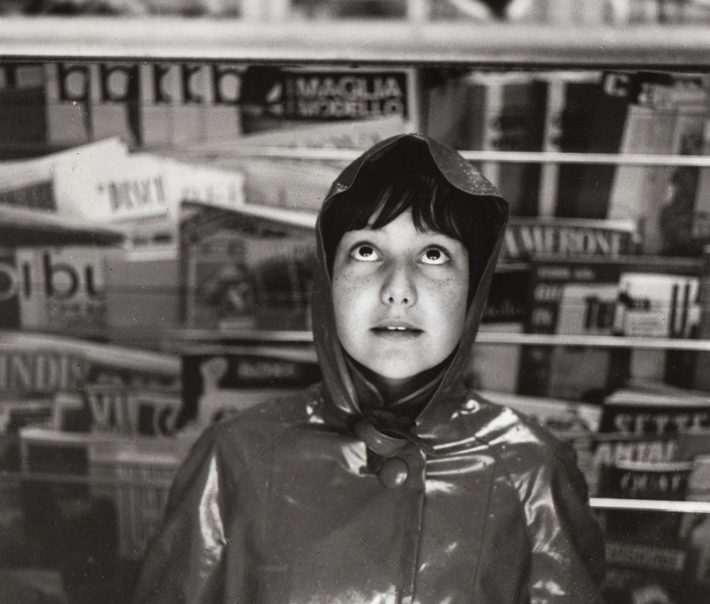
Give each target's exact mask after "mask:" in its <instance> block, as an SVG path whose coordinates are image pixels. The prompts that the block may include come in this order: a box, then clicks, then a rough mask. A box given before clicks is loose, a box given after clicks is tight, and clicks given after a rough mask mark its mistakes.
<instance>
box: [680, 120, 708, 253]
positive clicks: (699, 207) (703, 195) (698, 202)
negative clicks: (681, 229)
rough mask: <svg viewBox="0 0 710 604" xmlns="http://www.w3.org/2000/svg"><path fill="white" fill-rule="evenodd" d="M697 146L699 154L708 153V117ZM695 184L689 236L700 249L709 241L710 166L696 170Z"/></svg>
mask: <svg viewBox="0 0 710 604" xmlns="http://www.w3.org/2000/svg"><path fill="white" fill-rule="evenodd" d="M697 148H700V151H699V154H703V155H710V118H709V119H706V120H705V124H704V126H703V133H702V140H701V141H698V145H697ZM691 184H692V181H691ZM695 185H696V188H695V191H694V197H693V214H692V219H691V225H690V237H691V241H692V243H693V244H694V248H695V249H698V248H700V250H701V251H702V248H703V247H704V246H705V245H707V243H708V242H710V168H701V169H699V170H697V182H696V183H695ZM679 186H680V183H679Z"/></svg>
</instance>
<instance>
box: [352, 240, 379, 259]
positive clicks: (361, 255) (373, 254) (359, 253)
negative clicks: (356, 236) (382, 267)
mask: <svg viewBox="0 0 710 604" xmlns="http://www.w3.org/2000/svg"><path fill="white" fill-rule="evenodd" d="M350 255H351V256H352V257H353V258H355V260H360V261H361V262H375V260H379V258H380V256H379V254H378V253H377V250H376V249H375V248H374V247H373V246H371V245H368V244H365V243H362V244H360V245H356V246H355V247H354V248H353V249H352V251H351V252H350Z"/></svg>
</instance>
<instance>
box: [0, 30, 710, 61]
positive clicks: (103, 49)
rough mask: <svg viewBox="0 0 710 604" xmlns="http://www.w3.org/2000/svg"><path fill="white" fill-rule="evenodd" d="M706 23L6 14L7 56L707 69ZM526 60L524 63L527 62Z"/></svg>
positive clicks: (0, 38) (2, 46) (0, 53)
mask: <svg viewBox="0 0 710 604" xmlns="http://www.w3.org/2000/svg"><path fill="white" fill-rule="evenodd" d="M708 58H710V36H708V33H707V27H706V26H702V25H699V26H695V25H643V26H638V27H632V26H624V27H610V26H594V27H569V26H566V27H565V26H554V25H533V24H516V23H477V22H474V21H471V22H466V21H463V22H458V21H457V22H438V21H423V22H418V21H416V20H412V21H394V22H393V21H387V20H381V21H364V20H363V21H358V20H355V21H350V20H347V21H324V22H318V21H304V22H299V23H298V26H297V27H296V26H294V24H293V23H289V22H281V21H279V22H259V21H250V20H238V19H224V18H221V19H210V18H207V17H205V18H200V19H187V18H179V17H160V18H158V17H73V18H70V19H67V18H62V17H0V59H6V60H21V61H38V60H51V61H57V60H61V61H69V60H99V61H108V60H149V61H163V60H165V61H219V62H228V61H233V62H249V63H275V62H278V63H282V64H285V63H287V64H300V63H307V62H315V63H319V64H328V63H331V64H347V65H353V64H378V65H388V64H389V65H420V66H425V65H429V66H446V65H449V66H470V65H476V66H477V67H488V68H501V69H521V68H523V69H538V68H544V67H551V68H556V69H575V68H585V69H588V68H592V69H604V68H608V67H614V68H618V69H620V68H630V69H631V68H652V69H671V68H672V69H675V70H683V71H689V70H692V71H698V70H700V71H707V70H708V67H709V66H710V61H709V60H708ZM521 66H522V67H521Z"/></svg>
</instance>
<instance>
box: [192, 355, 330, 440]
mask: <svg viewBox="0 0 710 604" xmlns="http://www.w3.org/2000/svg"><path fill="white" fill-rule="evenodd" d="M320 378H321V374H320V366H319V365H318V361H317V359H316V356H315V351H314V350H313V349H312V347H310V346H308V347H297V346H294V345H291V346H287V345H283V344H282V345H279V346H275V345H266V344H264V345H251V346H246V345H243V346H202V347H197V346H193V347H191V348H188V349H187V350H185V352H184V353H183V354H182V394H183V420H184V421H194V422H196V423H197V424H198V425H200V426H205V425H207V424H210V423H212V422H214V421H217V420H219V419H223V418H225V417H228V416H230V415H233V414H235V413H238V412H239V411H242V410H244V409H247V408H249V407H251V406H253V405H255V404H257V403H259V402H261V401H265V400H268V399H273V398H278V397H282V396H285V395H286V394H289V393H292V392H299V391H301V390H303V389H304V388H306V387H307V386H310V385H312V384H315V383H316V382H318V381H319V380H320Z"/></svg>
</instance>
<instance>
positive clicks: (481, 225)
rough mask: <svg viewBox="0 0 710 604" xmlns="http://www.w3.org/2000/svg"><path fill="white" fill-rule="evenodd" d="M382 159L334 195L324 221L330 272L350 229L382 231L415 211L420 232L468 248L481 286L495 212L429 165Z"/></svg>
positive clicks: (472, 266)
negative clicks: (452, 240)
mask: <svg viewBox="0 0 710 604" xmlns="http://www.w3.org/2000/svg"><path fill="white" fill-rule="evenodd" d="M385 159H386V158H382V159H380V160H377V161H373V162H371V163H369V164H365V165H364V166H363V167H362V168H361V170H360V173H359V174H358V176H357V178H356V179H355V182H354V183H353V185H352V186H351V187H350V188H349V189H347V190H346V191H343V192H342V193H339V194H337V195H336V198H334V199H333V200H332V201H331V205H330V207H329V209H328V211H327V212H326V213H325V214H324V215H323V217H322V218H321V223H322V224H321V230H322V233H323V243H324V245H325V252H326V257H327V260H328V267H329V270H331V271H332V267H333V262H334V259H335V250H336V248H337V246H338V243H339V241H340V239H341V238H342V236H343V235H344V234H345V233H346V232H347V231H354V230H359V229H363V228H366V227H368V226H369V227H370V228H373V229H379V228H382V227H384V226H385V225H387V224H389V223H390V222H392V221H393V220H394V219H396V218H397V217H398V216H399V215H400V214H402V213H403V212H405V211H407V210H408V209H411V211H412V220H413V222H414V225H415V227H416V228H417V229H418V230H422V231H425V230H430V231H436V232H438V233H442V234H444V235H446V236H448V237H451V238H452V239H456V240H458V241H460V242H461V243H463V244H464V246H465V247H466V249H467V250H468V254H469V266H470V269H471V271H470V274H471V283H475V282H477V280H478V278H479V277H480V275H481V273H482V271H483V269H484V268H485V265H486V263H487V261H488V257H489V255H490V253H491V250H492V246H493V242H494V239H495V233H494V232H493V231H494V229H493V228H492V225H493V224H495V223H494V222H493V221H494V220H495V218H494V214H493V211H492V210H491V209H490V208H489V209H486V208H485V206H487V205H490V204H476V203H475V201H474V200H473V199H472V198H471V196H470V195H468V194H466V193H464V192H463V191H461V190H459V189H457V188H456V187H454V186H453V185H451V184H450V183H449V182H448V181H447V180H446V179H445V178H444V177H443V176H442V175H441V173H440V172H439V170H438V169H437V168H436V166H435V165H434V164H433V163H432V162H431V160H429V161H423V160H421V159H417V158H416V157H412V158H408V159H412V161H411V163H410V162H408V161H401V159H402V158H401V157H400V158H399V160H400V161H398V163H397V164H396V165H393V163H392V162H391V161H390V162H387V161H385Z"/></svg>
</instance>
